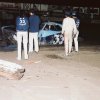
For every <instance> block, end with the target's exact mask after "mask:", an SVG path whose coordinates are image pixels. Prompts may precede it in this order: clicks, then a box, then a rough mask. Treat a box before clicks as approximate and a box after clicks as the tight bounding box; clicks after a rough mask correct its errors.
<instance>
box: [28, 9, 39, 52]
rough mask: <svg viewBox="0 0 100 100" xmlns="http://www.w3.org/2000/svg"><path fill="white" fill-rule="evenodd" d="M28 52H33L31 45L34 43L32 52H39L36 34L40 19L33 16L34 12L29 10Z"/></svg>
mask: <svg viewBox="0 0 100 100" xmlns="http://www.w3.org/2000/svg"><path fill="white" fill-rule="evenodd" d="M29 14H30V17H29V23H30V26H29V52H33V43H34V51H35V52H38V51H39V43H38V32H39V25H40V18H39V16H37V15H36V14H35V11H34V10H30V12H29Z"/></svg>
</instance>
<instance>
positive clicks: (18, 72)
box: [0, 60, 25, 80]
mask: <svg viewBox="0 0 100 100" xmlns="http://www.w3.org/2000/svg"><path fill="white" fill-rule="evenodd" d="M24 72H25V68H23V67H22V66H20V65H18V64H16V63H12V62H9V61H4V60H0V76H2V77H5V78H7V79H17V80H19V79H21V78H22V77H23V76H24Z"/></svg>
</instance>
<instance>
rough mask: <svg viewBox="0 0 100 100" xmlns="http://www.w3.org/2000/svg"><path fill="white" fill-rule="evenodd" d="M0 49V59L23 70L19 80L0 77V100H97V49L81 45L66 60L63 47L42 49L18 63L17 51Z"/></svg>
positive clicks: (99, 85) (99, 72)
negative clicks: (77, 51) (20, 66)
mask: <svg viewBox="0 0 100 100" xmlns="http://www.w3.org/2000/svg"><path fill="white" fill-rule="evenodd" d="M0 50H1V51H0V59H3V60H7V61H11V62H15V63H17V64H20V65H22V66H23V67H24V68H25V69H26V72H25V74H24V76H23V78H22V79H21V80H7V79H6V78H3V77H0V100H100V46H98V45H97V46H80V48H79V53H75V52H72V54H71V55H70V56H68V57H65V55H64V47H63V46H55V47H52V46H51V47H50V46H47V47H41V48H40V51H39V53H38V54H37V53H35V52H33V53H30V54H29V59H28V60H24V59H22V60H21V61H18V60H17V59H16V57H17V50H16V49H15V50H13V49H11V50H9V49H7V48H6V49H0Z"/></svg>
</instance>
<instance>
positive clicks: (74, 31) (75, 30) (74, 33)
mask: <svg viewBox="0 0 100 100" xmlns="http://www.w3.org/2000/svg"><path fill="white" fill-rule="evenodd" d="M76 34H77V27H76V24H75V20H73V38H75V36H76Z"/></svg>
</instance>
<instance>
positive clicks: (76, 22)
mask: <svg viewBox="0 0 100 100" xmlns="http://www.w3.org/2000/svg"><path fill="white" fill-rule="evenodd" d="M72 18H73V19H74V20H75V24H76V27H77V32H76V36H75V37H74V46H75V51H76V52H78V51H79V49H78V48H79V47H78V36H79V25H80V20H79V19H78V18H77V14H76V12H75V11H73V12H72Z"/></svg>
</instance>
